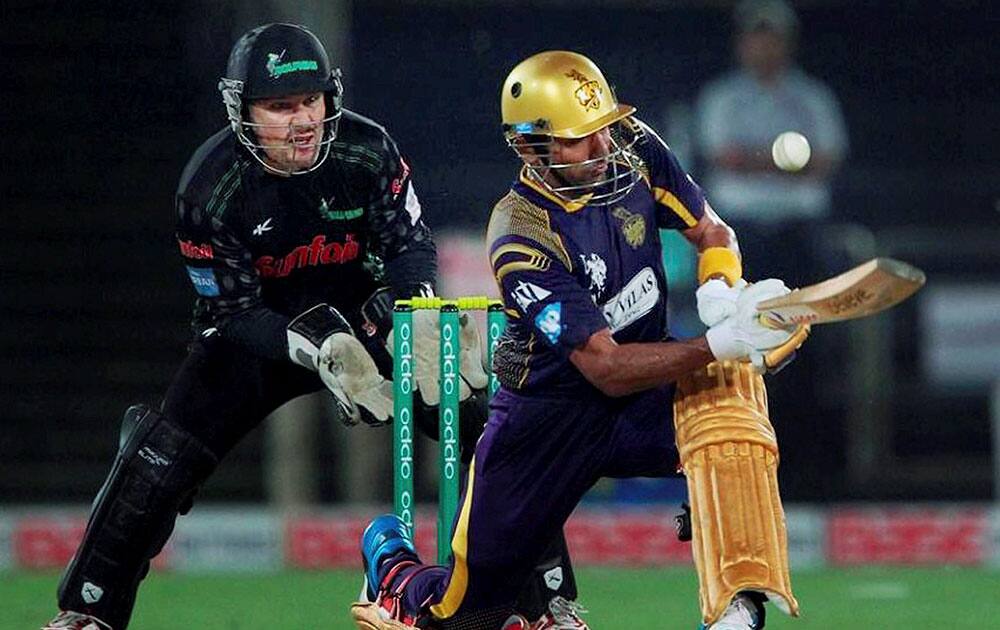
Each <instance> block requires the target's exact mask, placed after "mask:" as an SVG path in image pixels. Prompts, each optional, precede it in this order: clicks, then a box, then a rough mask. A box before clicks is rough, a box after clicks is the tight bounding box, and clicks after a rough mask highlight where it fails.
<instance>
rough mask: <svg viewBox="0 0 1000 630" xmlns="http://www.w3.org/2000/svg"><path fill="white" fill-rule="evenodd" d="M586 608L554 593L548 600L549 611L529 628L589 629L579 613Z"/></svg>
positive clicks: (550, 629)
mask: <svg viewBox="0 0 1000 630" xmlns="http://www.w3.org/2000/svg"><path fill="white" fill-rule="evenodd" d="M585 612H587V609H586V608H584V607H583V606H581V605H580V604H578V603H576V602H575V601H572V600H569V599H566V598H565V597H562V596H561V595H556V596H555V597H553V598H552V599H550V600H549V611H548V612H547V613H545V614H544V615H542V616H541V617H540V618H539V619H538V621H536V622H535V623H533V624H531V630H589V626H588V625H587V622H585V621H584V620H583V619H581V618H580V613H585Z"/></svg>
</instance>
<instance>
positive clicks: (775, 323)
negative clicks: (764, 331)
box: [757, 311, 789, 330]
mask: <svg viewBox="0 0 1000 630" xmlns="http://www.w3.org/2000/svg"><path fill="white" fill-rule="evenodd" d="M757 321H758V322H760V325H761V326H763V327H765V328H771V329H773V330H783V329H785V328H789V325H788V323H786V322H782V321H780V320H778V319H775V318H774V317H771V316H770V315H768V314H767V311H764V312H762V313H758V314H757Z"/></svg>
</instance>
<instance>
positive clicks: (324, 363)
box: [317, 332, 392, 426]
mask: <svg viewBox="0 0 1000 630" xmlns="http://www.w3.org/2000/svg"><path fill="white" fill-rule="evenodd" d="M317 371H318V372H319V377H320V379H322V381H323V384H324V385H326V387H327V389H329V390H330V392H331V393H332V394H333V396H334V398H335V399H336V401H337V406H338V407H339V408H340V411H341V420H343V422H344V424H346V425H348V426H353V425H356V424H357V423H358V421H359V420H361V421H364V422H365V423H366V424H369V425H372V426H381V425H384V424H388V423H390V422H392V381H387V380H385V379H384V378H382V375H381V374H379V373H378V368H377V367H375V361H373V360H372V358H371V355H369V354H368V351H367V350H365V347H364V346H363V345H361V342H360V341H358V340H357V339H355V337H354V335H351V334H349V333H346V332H338V333H334V334H332V335H330V336H329V337H327V338H326V339H325V340H324V341H323V345H322V346H321V347H320V350H319V369H318V370H317Z"/></svg>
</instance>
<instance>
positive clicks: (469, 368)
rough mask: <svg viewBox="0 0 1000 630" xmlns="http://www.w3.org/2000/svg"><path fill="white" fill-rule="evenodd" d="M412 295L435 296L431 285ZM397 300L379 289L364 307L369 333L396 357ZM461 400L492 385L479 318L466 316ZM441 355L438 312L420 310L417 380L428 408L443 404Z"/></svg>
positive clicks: (415, 346) (415, 347)
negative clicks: (486, 363)
mask: <svg viewBox="0 0 1000 630" xmlns="http://www.w3.org/2000/svg"><path fill="white" fill-rule="evenodd" d="M411 293H414V294H415V295H422V296H425V297H430V296H433V295H434V292H433V290H432V289H431V287H430V284H428V283H423V284H421V285H419V286H417V287H414V288H413V290H412V291H411ZM392 309H393V297H392V292H391V291H390V290H389V289H388V288H384V289H379V290H378V291H376V292H375V293H373V294H372V295H371V297H369V298H368V299H367V300H366V301H365V303H364V304H363V305H362V306H361V315H362V316H363V317H364V320H365V324H364V326H365V332H366V333H367V334H368V335H369V336H379V337H382V338H383V339H384V341H385V344H386V349H387V350H388V351H389V354H390V355H391V354H392V348H393V344H392ZM459 344H460V345H461V352H460V353H459V365H460V368H459V376H460V377H461V378H460V380H459V394H458V396H459V400H460V401H465V400H467V399H468V398H469V397H470V396H471V395H472V392H473V391H474V390H481V389H485V388H486V386H487V384H488V383H489V376H488V375H487V373H486V367H485V366H484V365H483V342H482V337H481V335H480V334H479V325H478V324H477V323H476V320H475V318H473V317H470V316H469V315H468V314H465V313H463V314H462V315H461V316H460V317H459ZM440 354H441V328H440V323H439V315H438V312H437V311H435V310H425V309H417V310H415V311H414V312H413V357H414V367H413V380H414V381H416V384H417V391H418V392H419V393H420V398H421V400H422V401H423V402H424V404H425V405H428V406H432V407H433V406H436V405H438V404H440V402H441V383H440V380H439V378H438V377H439V374H438V371H439V370H440V365H439V357H440Z"/></svg>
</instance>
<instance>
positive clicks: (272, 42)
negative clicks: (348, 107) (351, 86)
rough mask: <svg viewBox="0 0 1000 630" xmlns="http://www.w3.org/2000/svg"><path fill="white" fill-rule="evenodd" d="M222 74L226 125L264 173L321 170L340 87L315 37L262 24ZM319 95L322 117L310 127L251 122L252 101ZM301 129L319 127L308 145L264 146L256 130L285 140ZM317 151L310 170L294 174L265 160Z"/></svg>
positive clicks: (301, 30) (330, 141) (296, 28)
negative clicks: (282, 134)
mask: <svg viewBox="0 0 1000 630" xmlns="http://www.w3.org/2000/svg"><path fill="white" fill-rule="evenodd" d="M226 75H227V76H225V77H223V78H222V79H221V80H220V81H219V91H220V92H221V93H222V102H223V104H224V105H225V107H226V116H227V117H228V119H229V125H230V127H231V128H232V130H233V133H234V134H236V137H237V139H238V140H239V141H240V144H242V145H243V146H244V147H246V149H247V150H248V151H249V152H250V155H252V156H253V157H254V158H255V159H256V160H257V161H258V162H259V163H260V164H261V165H262V166H263V167H264V168H265V169H266V170H268V171H269V172H272V173H276V174H279V175H302V174H305V173H309V172H312V171H314V170H316V169H317V168H319V167H320V166H321V165H322V164H323V162H324V161H326V158H327V157H328V156H329V154H330V146H331V145H332V144H333V141H334V139H335V138H336V137H337V124H338V122H339V120H340V117H341V103H342V100H343V93H344V88H343V85H342V84H341V81H340V76H341V74H340V69H339V68H332V67H331V66H330V59H329V57H328V56H327V54H326V49H324V48H323V44H322V43H320V41H319V39H318V38H317V37H316V36H315V35H313V34H312V33H311V32H310V31H308V30H307V29H306V28H304V27H302V26H297V25H294V24H266V25H264V26H259V27H257V28H255V29H253V30H251V31H249V32H248V33H246V34H245V35H243V36H242V37H241V38H240V39H239V40H238V41H237V42H236V44H235V45H234V46H233V50H232V52H231V53H230V55H229V64H228V66H227V69H226ZM313 92H322V93H323V95H324V100H325V103H326V116H325V117H324V118H323V119H322V120H319V121H314V122H310V123H289V124H288V125H275V124H261V123H255V122H252V121H250V120H249V104H250V102H251V101H254V100H257V99H265V98H279V97H283V96H290V95H293V94H310V93H313ZM305 128H320V129H321V133H317V139H316V141H315V142H313V143H311V144H295V143H292V142H282V143H278V144H264V143H262V142H261V141H260V139H259V136H258V133H257V131H258V130H264V129H282V130H285V131H287V132H288V135H289V136H293V135H295V133H296V132H297V131H300V130H302V129H305ZM306 147H315V149H316V158H315V159H314V161H313V163H312V165H311V166H309V167H307V168H303V169H298V170H291V169H289V170H284V169H281V168H278V167H277V166H275V165H274V164H272V163H271V162H270V161H269V160H268V159H267V151H268V150H273V149H281V150H288V149H290V150H292V151H293V152H294V151H297V150H301V149H302V148H306Z"/></svg>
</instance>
